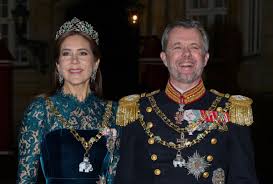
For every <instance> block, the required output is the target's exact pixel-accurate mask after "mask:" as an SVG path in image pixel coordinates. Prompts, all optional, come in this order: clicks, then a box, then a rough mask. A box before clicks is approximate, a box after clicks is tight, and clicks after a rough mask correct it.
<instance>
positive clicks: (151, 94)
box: [145, 90, 160, 97]
mask: <svg viewBox="0 0 273 184" xmlns="http://www.w3.org/2000/svg"><path fill="white" fill-rule="evenodd" d="M159 92H160V90H156V91H153V92H151V93H146V95H145V96H147V97H149V96H153V95H155V94H157V93H159Z"/></svg>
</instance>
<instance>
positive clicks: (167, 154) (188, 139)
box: [115, 81, 258, 184]
mask: <svg viewBox="0 0 273 184" xmlns="http://www.w3.org/2000/svg"><path fill="white" fill-rule="evenodd" d="M251 103H252V101H251V99H249V98H247V97H243V96H230V95H228V94H221V93H218V92H216V91H214V90H211V91H207V90H206V89H205V87H204V85H203V82H202V81H200V82H199V84H198V85H197V86H195V87H194V88H193V89H191V90H189V91H187V92H186V93H184V94H183V95H181V94H180V93H179V92H178V91H176V90H175V88H174V87H173V86H172V85H171V84H170V83H168V84H167V86H166V89H165V91H155V92H153V93H149V94H142V95H141V96H128V97H125V98H124V99H121V102H120V107H119V115H118V118H117V120H118V123H119V124H122V125H124V126H125V127H124V128H123V131H122V139H121V153H120V161H119V164H118V169H117V175H116V178H115V183H116V184H140V183H141V184H146V183H147V184H148V183H149V184H153V183H154V184H169V183H170V184H209V183H212V184H244V183H245V184H254V183H255V184H256V183H258V182H257V179H256V174H255V166H254V154H253V150H252V143H251V138H250V131H249V127H247V126H246V125H251V123H252V121H253V120H252V112H251V106H250V105H251ZM136 119H137V120H136ZM134 120H135V121H134Z"/></svg>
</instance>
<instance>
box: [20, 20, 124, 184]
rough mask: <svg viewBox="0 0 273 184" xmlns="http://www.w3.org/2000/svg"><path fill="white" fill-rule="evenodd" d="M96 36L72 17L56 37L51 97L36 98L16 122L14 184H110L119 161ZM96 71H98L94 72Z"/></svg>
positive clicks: (113, 107) (112, 110) (111, 105)
mask: <svg viewBox="0 0 273 184" xmlns="http://www.w3.org/2000/svg"><path fill="white" fill-rule="evenodd" d="M98 44H99V39H98V33H97V32H96V31H95V30H94V29H93V27H92V26H91V25H90V24H88V23H87V22H85V21H80V20H79V19H77V18H73V19H72V20H71V21H68V22H66V23H65V24H63V25H62V26H61V28H60V29H59V30H58V32H57V33H56V48H55V49H56V54H55V59H56V78H57V80H56V83H57V87H56V90H54V92H53V93H51V94H49V95H43V96H41V97H38V98H36V99H35V100H34V101H33V102H32V103H31V104H30V105H29V107H28V109H27V110H26V112H25V116H24V119H23V121H22V128H21V133H20V139H19V166H18V180H17V183H27V184H29V183H35V182H37V175H38V168H39V163H40V164H41V167H42V170H43V174H44V177H45V180H46V183H47V184H53V183H58V184H59V183H65V184H70V183H73V184H74V183H80V184H84V183H89V184H95V183H96V184H97V183H101V184H104V183H107V184H109V183H112V181H113V176H114V175H115V168H116V164H117V161H118V159H119V155H118V148H119V147H118V144H117V143H118V134H119V130H118V128H117V127H116V126H115V115H116V110H117V104H116V103H112V102H111V101H110V102H107V101H103V100H101V99H99V98H98V97H97V96H100V94H101V91H102V90H101V76H100V72H99V62H100V52H99V48H98ZM97 71H98V72H97Z"/></svg>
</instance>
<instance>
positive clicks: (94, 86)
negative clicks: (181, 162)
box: [48, 31, 102, 97]
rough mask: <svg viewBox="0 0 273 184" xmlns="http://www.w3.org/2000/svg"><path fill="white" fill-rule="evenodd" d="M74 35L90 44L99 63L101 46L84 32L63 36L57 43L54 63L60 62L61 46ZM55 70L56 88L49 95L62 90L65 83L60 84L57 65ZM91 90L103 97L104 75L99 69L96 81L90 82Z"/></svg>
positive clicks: (74, 32)
mask: <svg viewBox="0 0 273 184" xmlns="http://www.w3.org/2000/svg"><path fill="white" fill-rule="evenodd" d="M72 35H80V36H82V37H84V38H85V39H86V40H87V41H88V42H89V45H90V48H91V50H92V53H93V55H94V57H95V62H97V61H98V60H99V59H100V58H101V52H100V49H99V46H98V45H97V43H96V42H95V41H94V40H93V39H92V38H91V37H90V36H88V35H87V34H85V33H83V32H78V31H70V32H66V33H64V34H62V35H61V36H60V37H59V38H58V39H57V40H56V41H55V48H54V61H55V63H58V62H59V57H60V51H61V49H60V47H61V44H62V43H63V41H64V40H65V39H66V38H67V37H69V36H72ZM54 68H55V69H54V72H53V78H54V87H53V90H52V91H51V92H50V93H49V94H48V95H52V94H53V93H55V92H56V91H57V90H59V89H61V88H62V86H63V83H62V84H60V83H59V80H58V72H57V68H56V65H55V67H54ZM90 89H91V91H93V92H94V93H95V94H96V95H97V96H99V97H102V75H101V71H100V68H99V67H98V69H97V73H96V79H95V81H92V80H90Z"/></svg>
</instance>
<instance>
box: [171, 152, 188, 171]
mask: <svg viewBox="0 0 273 184" xmlns="http://www.w3.org/2000/svg"><path fill="white" fill-rule="evenodd" d="M185 165H186V161H185V159H183V158H182V156H181V152H180V150H178V151H177V153H176V157H175V159H174V160H173V166H174V167H177V166H179V167H183V166H185Z"/></svg>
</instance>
